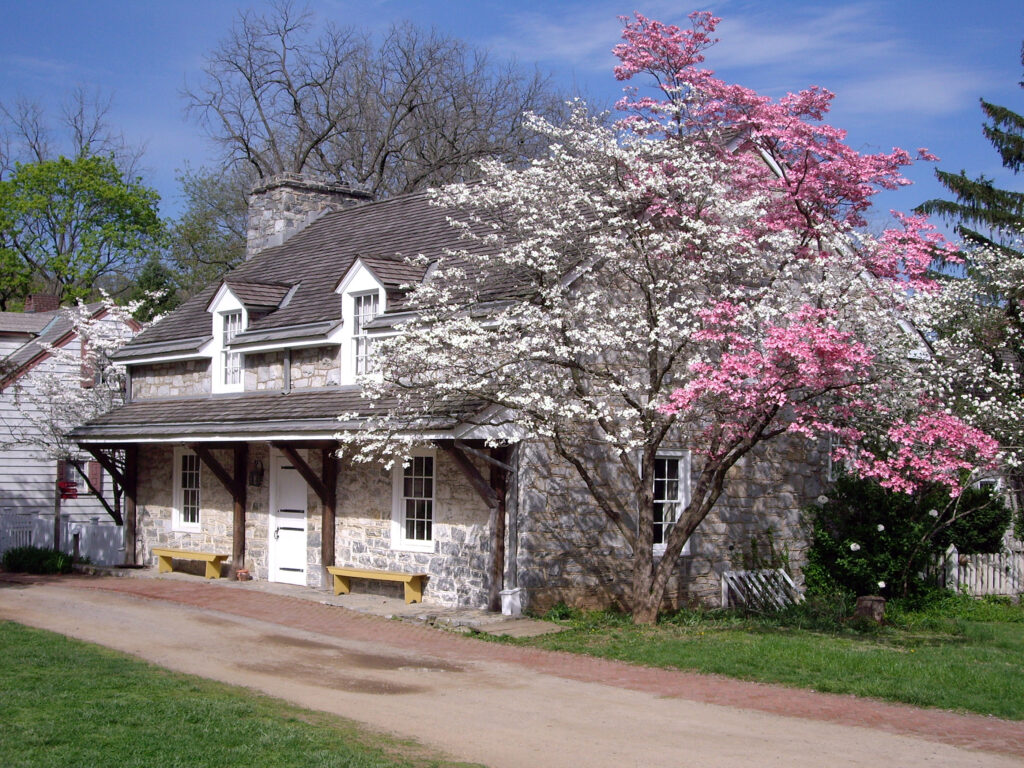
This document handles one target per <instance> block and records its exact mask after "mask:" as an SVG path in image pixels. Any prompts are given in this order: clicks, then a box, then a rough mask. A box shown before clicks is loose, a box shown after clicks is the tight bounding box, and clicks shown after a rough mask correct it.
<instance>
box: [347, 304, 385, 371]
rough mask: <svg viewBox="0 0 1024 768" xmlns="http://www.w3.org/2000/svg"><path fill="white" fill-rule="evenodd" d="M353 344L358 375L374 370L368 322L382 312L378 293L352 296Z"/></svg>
mask: <svg viewBox="0 0 1024 768" xmlns="http://www.w3.org/2000/svg"><path fill="white" fill-rule="evenodd" d="M352 302H353V304H352V342H353V344H352V346H353V349H354V351H355V371H356V375H357V376H360V375H362V374H366V373H370V372H372V371H373V351H372V345H373V340H372V339H371V338H370V337H369V335H368V334H367V332H366V324H367V323H369V322H370V321H371V320H373V318H375V317H376V316H377V315H378V314H379V312H380V303H379V298H378V296H377V293H376V292H374V293H364V294H361V295H357V296H353V297H352Z"/></svg>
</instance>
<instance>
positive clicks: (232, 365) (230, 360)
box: [221, 310, 242, 386]
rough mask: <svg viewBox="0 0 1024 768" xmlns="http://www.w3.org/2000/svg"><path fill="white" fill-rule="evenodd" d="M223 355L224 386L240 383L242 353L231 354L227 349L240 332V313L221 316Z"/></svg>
mask: <svg viewBox="0 0 1024 768" xmlns="http://www.w3.org/2000/svg"><path fill="white" fill-rule="evenodd" d="M222 317H223V337H224V338H223V349H224V351H223V352H222V353H221V354H222V355H223V364H224V384H225V385H226V386H231V385H238V384H241V383H242V353H241V352H231V351H230V350H229V349H228V347H229V346H230V345H231V342H232V341H233V340H234V338H235V336H237V335H238V334H239V333H241V332H242V312H241V310H239V311H237V312H225V313H224V314H223V315H222Z"/></svg>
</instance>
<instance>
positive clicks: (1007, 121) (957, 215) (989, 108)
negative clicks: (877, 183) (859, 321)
mask: <svg viewBox="0 0 1024 768" xmlns="http://www.w3.org/2000/svg"><path fill="white" fill-rule="evenodd" d="M1021 64H1022V65H1024V45H1022V46H1021ZM1020 86H1021V87H1022V88H1024V80H1022V81H1021V82H1020ZM981 109H982V111H983V112H984V113H985V116H986V117H987V118H988V120H989V122H987V123H985V124H984V126H983V129H982V130H983V132H984V134H985V138H987V139H988V140H989V142H991V144H992V146H993V147H995V149H996V151H997V152H999V155H1000V157H1001V158H1002V161H1003V167H1004V168H1007V169H1009V170H1010V171H1012V172H1013V173H1014V174H1016V173H1019V172H1020V170H1021V169H1022V168H1024V115H1021V114H1019V113H1017V112H1014V111H1013V110H1011V109H1008V108H1006V107H1003V106H999V105H998V104H992V103H991V102H988V101H985V100H984V99H981ZM935 175H936V176H937V177H938V179H939V181H940V182H941V183H942V185H943V186H944V187H945V188H946V189H948V190H949V191H950V192H951V193H952V194H953V196H954V198H955V199H954V200H939V199H935V200H928V201H927V202H925V203H922V204H921V205H920V206H918V209H917V210H918V212H919V213H927V214H930V215H936V216H941V217H942V218H943V219H946V220H947V221H955V222H958V227H957V229H958V231H959V232H960V235H961V237H963V239H964V240H965V241H966V242H967V243H968V244H969V245H973V246H993V247H996V248H998V249H999V250H1002V251H1012V252H1013V253H1014V254H1015V255H1020V254H1019V251H1016V250H1014V245H1013V244H1012V243H1011V238H1012V236H1013V235H1016V234H1019V233H1020V232H1022V231H1024V193H1022V192H1014V191H1012V190H1007V189H1000V188H999V187H997V186H996V185H995V183H994V182H993V181H992V180H991V179H988V178H986V177H985V176H983V175H982V176H978V177H977V178H976V179H972V178H970V177H968V176H967V173H966V171H960V173H950V172H949V171H942V170H936V171H935ZM1008 236H1009V237H1008Z"/></svg>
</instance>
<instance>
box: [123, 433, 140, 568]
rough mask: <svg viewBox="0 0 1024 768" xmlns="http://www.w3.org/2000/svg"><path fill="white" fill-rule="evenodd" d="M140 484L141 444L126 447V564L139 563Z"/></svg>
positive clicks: (124, 487)
mask: <svg viewBox="0 0 1024 768" xmlns="http://www.w3.org/2000/svg"><path fill="white" fill-rule="evenodd" d="M138 486H139V446H138V445H136V444H129V445H126V446H125V447H124V486H123V489H124V559H125V565H138V563H139V559H138V552H137V551H136V538H137V535H136V527H137V525H138V517H137V514H136V499H137V497H138Z"/></svg>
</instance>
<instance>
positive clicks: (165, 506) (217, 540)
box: [137, 445, 267, 574]
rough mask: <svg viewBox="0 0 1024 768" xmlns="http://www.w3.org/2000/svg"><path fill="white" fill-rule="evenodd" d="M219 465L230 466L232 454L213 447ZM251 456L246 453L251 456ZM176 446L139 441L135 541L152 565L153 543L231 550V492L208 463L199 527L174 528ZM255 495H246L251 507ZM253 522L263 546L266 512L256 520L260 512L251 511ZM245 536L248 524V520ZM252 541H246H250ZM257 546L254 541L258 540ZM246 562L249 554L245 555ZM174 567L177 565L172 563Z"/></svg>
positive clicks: (196, 566)
mask: <svg viewBox="0 0 1024 768" xmlns="http://www.w3.org/2000/svg"><path fill="white" fill-rule="evenodd" d="M213 455H214V456H216V457H217V459H218V460H219V461H220V463H221V464H222V465H223V466H226V467H230V466H231V463H232V456H231V452H230V451H214V452H213ZM251 460H252V459H250V461H251ZM175 471H176V467H175V464H174V448H173V446H167V445H141V446H139V479H138V522H137V525H138V529H137V530H138V547H139V558H140V561H141V562H144V563H147V564H150V565H155V564H156V558H155V557H153V555H152V553H151V552H152V548H153V547H172V548H175V549H188V550H194V551H197V552H217V553H219V554H225V555H229V556H230V555H231V539H232V535H231V534H232V525H233V520H232V507H233V502H232V500H231V495H230V494H229V493H228V492H227V490H226V489H225V488H224V486H222V485H221V484H220V481H218V480H217V478H216V477H215V476H214V475H213V473H212V472H210V471H209V470H208V469H206V467H203V468H202V470H201V471H200V486H199V487H200V496H199V520H200V523H201V524H202V530H201V531H199V532H196V533H192V532H186V531H179V530H175V529H174V472H175ZM259 501H260V500H259V495H258V494H255V495H254V498H251V499H249V500H248V503H249V508H250V510H252V509H253V506H254V505H255V506H256V507H257V508H258V506H259ZM249 517H250V522H252V523H253V526H252V528H251V531H252V534H253V537H254V538H258V536H259V530H260V528H261V527H262V531H263V540H264V544H263V549H264V550H265V549H266V544H265V540H266V527H267V526H266V519H265V518H266V516H265V514H264V515H263V524H262V526H260V524H259V519H260V516H259V515H257V514H252V515H250V516H249ZM246 528H247V530H246V533H247V537H248V534H249V533H250V528H249V526H248V525H247V526H246ZM253 544H256V542H250V541H249V540H248V538H247V545H249V546H252V545H253ZM257 548H258V544H257ZM246 564H247V565H248V564H249V558H248V556H247V557H246ZM175 567H177V566H175ZM181 567H182V569H189V570H192V571H193V572H196V573H202V572H203V567H204V566H203V563H201V562H200V563H186V562H183V563H182V564H181ZM224 572H225V573H226V574H227V573H229V572H230V560H229V561H228V562H227V563H226V564H225V568H224Z"/></svg>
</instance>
